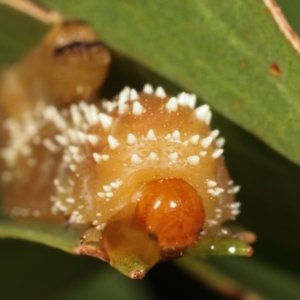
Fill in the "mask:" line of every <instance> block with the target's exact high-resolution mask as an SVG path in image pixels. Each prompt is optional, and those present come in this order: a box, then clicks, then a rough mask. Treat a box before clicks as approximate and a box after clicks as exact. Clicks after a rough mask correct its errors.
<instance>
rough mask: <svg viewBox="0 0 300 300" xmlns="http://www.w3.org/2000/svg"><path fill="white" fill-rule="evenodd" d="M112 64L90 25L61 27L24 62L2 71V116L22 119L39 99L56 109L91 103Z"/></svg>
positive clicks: (0, 96) (67, 23)
mask: <svg viewBox="0 0 300 300" xmlns="http://www.w3.org/2000/svg"><path fill="white" fill-rule="evenodd" d="M109 63H110V53H109V52H108V50H107V49H106V48H105V47H104V45H103V44H102V43H101V42H100V41H99V40H98V38H97V36H96V33H95V32H94V30H93V29H92V28H91V27H90V26H88V25H87V24H85V23H83V22H65V23H62V24H58V25H56V26H55V27H54V28H53V29H52V30H51V31H50V32H49V33H48V34H47V35H46V36H45V38H44V40H43V41H42V43H41V44H40V45H39V46H37V47H36V48H35V49H33V51H32V52H31V53H30V54H29V55H28V56H27V57H26V58H25V59H23V60H22V61H21V62H19V63H17V64H16V65H14V66H12V67H10V68H7V69H6V70H4V71H3V72H2V75H1V80H0V98H1V103H2V112H1V113H2V114H4V115H7V116H10V117H14V118H20V117H21V116H22V115H23V113H24V112H26V111H32V110H33V109H34V108H35V105H36V102H37V101H38V100H43V101H45V102H47V103H49V104H54V105H55V106H56V107H63V106H68V105H69V104H70V103H73V102H79V101H80V100H81V99H86V101H88V100H92V99H93V97H94V96H95V94H96V92H97V91H98V88H99V86H100V85H101V84H102V83H103V81H104V79H105V77H106V74H107V70H108V66H109ZM20 99H22V101H20Z"/></svg>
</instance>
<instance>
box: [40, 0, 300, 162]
mask: <svg viewBox="0 0 300 300" xmlns="http://www.w3.org/2000/svg"><path fill="white" fill-rule="evenodd" d="M42 2H43V3H45V4H48V5H49V6H50V7H51V8H53V9H57V10H58V11H59V12H61V13H63V14H64V15H65V16H67V17H68V18H76V19H78V18H80V19H83V20H88V21H89V22H91V23H92V24H93V26H95V28H96V29H97V30H98V31H99V33H100V34H101V37H102V38H103V40H104V41H105V42H107V43H108V44H109V45H110V46H111V47H113V48H114V49H115V50H117V51H119V52H122V53H123V54H126V55H128V56H129V57H131V58H132V59H134V60H135V61H137V62H139V63H141V64H143V65H144V66H146V67H148V68H150V69H152V70H154V71H155V72H157V73H158V74H160V75H163V76H165V77H166V78H168V79H169V80H171V81H172V82H174V83H177V84H179V85H181V86H182V87H183V88H184V89H185V90H191V91H193V92H196V93H197V94H198V95H199V96H201V98H202V99H203V100H204V101H205V102H207V103H209V104H211V105H212V107H213V108H215V109H216V110H217V111H219V112H220V113H222V114H223V115H224V116H226V117H227V118H228V119H230V120H232V121H234V122H235V123H237V124H239V125H240V126H242V127H243V128H245V129H247V130H249V131H251V132H252V133H254V134H255V135H256V136H258V137H260V138H261V139H262V140H263V141H264V142H265V143H267V144H268V145H269V146H271V147H272V148H273V149H275V150H277V151H279V152H280V153H282V154H283V155H284V156H286V157H287V158H289V159H290V160H292V161H293V162H296V163H298V164H299V163H300V151H299V150H300V147H299V141H300V138H299V135H298V130H299V126H298V124H299V119H300V110H299V109H298V106H299V101H298V97H299V94H300V85H299V84H298V82H299V80H300V64H299V54H298V53H296V51H295V50H294V48H293V47H292V46H291V45H290V43H289V42H288V41H287V40H286V38H285V37H284V36H283V34H282V33H281V32H280V31H279V28H278V25H277V24H276V23H275V20H274V18H273V16H272V15H271V13H270V12H269V11H268V9H267V7H266V6H265V4H264V2H263V1H262V0H244V1H239V0H230V1H218V0H201V1H200V0H187V1H179V0H175V1H163V0H153V1H138V0H129V1H118V0H112V1H105V0H100V1H99V0H98V1H88V2H78V3H76V5H74V2H70V1H68V0H43V1H42Z"/></svg>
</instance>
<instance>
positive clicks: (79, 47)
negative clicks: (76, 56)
mask: <svg viewBox="0 0 300 300" xmlns="http://www.w3.org/2000/svg"><path fill="white" fill-rule="evenodd" d="M101 47H103V48H106V47H105V45H104V43H102V42H100V41H95V42H74V43H70V44H67V45H65V46H63V47H59V48H56V49H54V51H53V55H54V56H59V55H61V54H63V53H65V52H67V51H69V50H71V51H74V52H82V51H85V50H88V49H91V48H101Z"/></svg>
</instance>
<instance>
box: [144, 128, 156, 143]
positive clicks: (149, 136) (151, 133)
mask: <svg viewBox="0 0 300 300" xmlns="http://www.w3.org/2000/svg"><path fill="white" fill-rule="evenodd" d="M155 139H156V136H155V133H154V131H153V130H152V129H150V130H149V131H148V133H147V135H146V140H148V141H154V140H155Z"/></svg>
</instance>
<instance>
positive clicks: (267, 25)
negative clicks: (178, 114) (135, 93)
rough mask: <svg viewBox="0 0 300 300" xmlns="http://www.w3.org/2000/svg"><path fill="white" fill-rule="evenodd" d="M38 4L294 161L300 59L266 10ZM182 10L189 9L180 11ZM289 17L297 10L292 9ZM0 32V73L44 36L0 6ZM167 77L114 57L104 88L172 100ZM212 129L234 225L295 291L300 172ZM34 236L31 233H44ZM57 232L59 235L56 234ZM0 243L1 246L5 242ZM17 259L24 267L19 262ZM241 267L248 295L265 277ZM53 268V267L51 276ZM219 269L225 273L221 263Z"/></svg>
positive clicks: (250, 5)
mask: <svg viewBox="0 0 300 300" xmlns="http://www.w3.org/2000/svg"><path fill="white" fill-rule="evenodd" d="M43 2H44V3H46V2H47V3H48V4H49V5H50V6H51V7H54V8H55V7H56V8H58V9H59V10H61V11H62V12H63V13H65V14H66V15H67V16H68V17H71V18H76V19H78V18H81V19H85V20H88V21H90V22H91V23H92V24H94V25H95V26H96V27H97V28H98V31H99V33H100V34H101V36H102V37H103V39H104V40H105V41H106V42H107V43H109V45H111V46H112V47H113V48H114V49H116V50H118V51H120V52H122V53H124V54H127V55H128V56H130V57H132V58H133V59H134V60H135V61H137V62H138V63H141V64H143V65H145V66H147V67H148V68H151V69H153V70H154V71H155V72H156V73H160V74H162V75H163V76H165V78H169V79H171V81H173V82H174V83H178V84H180V85H181V86H182V87H183V88H184V89H188V90H191V91H195V92H197V94H198V95H199V96H201V98H202V99H203V100H205V102H208V103H211V104H212V105H213V107H214V108H216V109H217V110H218V111H219V112H221V113H222V114H224V115H226V116H227V117H229V118H231V119H232V120H234V121H235V122H236V123H238V124H240V125H241V126H242V127H244V128H247V129H249V130H251V131H252V132H254V133H255V134H257V135H258V136H259V137H261V138H262V139H263V141H264V142H265V143H267V144H269V145H271V147H273V148H274V149H277V150H279V151H280V152H281V153H283V154H284V155H286V157H288V158H289V159H291V160H293V161H295V162H297V163H298V162H299V153H298V154H297V143H298V142H297V139H298V137H297V115H298V113H299V112H298V110H297V103H296V102H297V93H298V86H299V85H298V84H297V81H298V76H299V70H298V68H299V67H298V60H299V58H298V55H297V54H296V53H295V51H294V49H292V47H291V46H290V45H289V44H288V42H287V41H286V40H285V38H284V37H283V35H282V34H281V32H280V31H279V30H278V28H277V25H276V24H275V22H274V20H273V19H272V17H271V15H270V13H269V11H268V10H267V9H266V8H265V7H264V6H263V4H262V1H258V0H254V1H250V0H247V1H239V2H238V1H237V0H230V5H228V1H226V2H224V3H220V2H219V1H216V0H214V1H193V2H192V1H186V2H180V3H179V1H173V2H170V1H167V2H164V3H162V1H161V2H160V1H151V2H147V3H145V4H144V7H141V6H142V3H144V2H141V3H137V1H136V2H135V1H126V2H122V1H119V2H118V1H107V2H105V1H91V0H90V1H86V2H79V3H76V5H74V2H68V1H58V0H55V1H43ZM184 3H186V4H184ZM291 3H292V1H291ZM158 4H159V5H158ZM183 5H186V7H185V8H182V6H183ZM285 5H286V6H288V5H289V4H288V3H286V4H285ZM292 10H293V12H296V11H297V10H296V9H294V8H292ZM182 20H183V21H182ZM296 21H297V20H296ZM296 21H295V22H296ZM31 22H33V23H31ZM152 23H155V24H152ZM28 24H34V25H30V26H29V25H28ZM299 24H300V23H299ZM0 25H1V28H2V30H1V33H0V53H1V56H0V64H1V65H2V66H3V65H9V64H11V63H12V62H14V61H16V60H18V59H20V57H21V56H23V55H24V54H26V53H27V51H28V50H29V49H30V48H31V47H32V46H33V45H34V44H35V43H36V42H37V41H39V39H40V37H41V36H42V34H43V32H45V29H46V28H45V26H44V25H42V24H40V23H37V22H35V21H32V20H31V19H29V18H27V17H25V16H23V15H21V14H19V13H16V12H13V11H12V10H10V9H8V8H4V7H2V6H0ZM11 26H13V30H12V27H11ZM182 26H183V28H184V29H186V31H185V32H184V36H181V35H182V31H180V30H179V29H180V28H182ZM195 26H196V29H197V33H198V35H197V37H198V38H197V39H196V40H195V41H194V40H193V38H192V35H191V34H190V32H191V31H195ZM165 28H166V29H165ZM299 28H300V27H299ZM154 29H156V30H154ZM11 30H12V31H11ZM172 39H173V41H172ZM192 46H193V47H194V46H195V48H193V47H192ZM191 47H192V48H191ZM183 50H184V52H183ZM173 52H176V53H173ZM241 59H242V60H241ZM237 62H238V63H237ZM239 62H241V64H239ZM245 63H246V64H245ZM274 63H276V64H277V65H278V66H279V67H280V71H281V74H280V75H279V74H278V75H274V74H273V73H272V72H271V71H272V69H271V70H270V66H273V65H274ZM165 78H163V77H160V76H157V75H155V74H154V73H151V72H149V71H148V70H146V69H144V68H143V67H141V65H140V64H136V63H134V62H133V61H131V60H128V59H127V58H124V57H123V56H119V55H116V57H115V62H114V63H113V74H112V76H111V77H110V78H109V80H108V82H109V84H108V85H107V86H106V87H105V89H106V90H108V91H109V93H110V96H112V95H114V94H115V93H117V92H118V91H119V90H120V88H121V87H123V85H124V84H136V86H137V87H139V88H140V87H141V86H142V84H143V83H145V82H146V81H151V83H154V84H155V85H157V84H160V85H162V86H164V87H167V91H168V92H169V93H173V92H174V93H175V92H178V91H179V90H181V89H182V88H178V86H174V85H173V84H172V82H169V81H167V80H166V79H165ZM116 79H117V82H116V81H115V80H116ZM109 85H115V87H114V88H111V87H109ZM287 112H288V113H287ZM213 121H214V122H213V124H214V126H217V127H218V128H221V132H222V134H224V136H226V139H227V143H226V146H225V156H226V160H227V165H228V166H229V169H230V171H231V174H232V175H233V176H232V177H233V178H234V179H235V180H236V182H237V183H238V184H241V185H242V190H241V194H239V195H238V200H239V201H241V202H242V214H241V216H239V219H238V220H239V222H241V223H242V224H244V225H245V226H247V228H249V229H251V230H254V231H255V232H256V233H257V235H258V242H257V243H256V244H255V246H254V250H255V254H256V256H258V257H260V258H261V259H264V260H267V261H269V262H271V263H274V264H277V266H278V267H280V268H283V269H289V270H291V271H292V272H294V274H296V276H295V277H292V276H293V275H294V274H293V273H292V274H289V276H286V273H285V272H283V271H279V272H281V274H282V276H283V278H285V280H286V281H289V280H292V281H294V282H298V280H299V267H300V258H299V251H300V247H299V245H298V242H297V238H295V237H297V236H298V235H299V232H298V231H299V230H298V228H299V219H300V205H299V201H298V200H299V196H300V194H299V178H300V170H299V168H298V167H296V166H295V165H293V164H292V163H290V162H288V161H286V160H285V159H283V158H282V157H280V156H279V155H277V154H276V153H274V152H272V151H271V150H270V149H268V148H267V147H265V146H264V145H262V144H261V143H260V142H259V141H258V140H256V139H255V138H253V137H252V136H250V135H249V134H247V133H245V132H244V131H242V130H241V129H239V128H237V127H236V126H234V125H233V124H231V123H229V122H226V120H224V119H223V118H222V117H220V116H219V115H217V114H214V119H213ZM283 141H284V142H283ZM1 222H2V221H1ZM3 222H6V221H3ZM1 224H3V223H1ZM12 225H13V227H16V226H17V225H16V224H12ZM0 227H1V225H0ZM38 227H39V226H37V227H36V229H37V234H38V232H39V231H40V230H43V229H42V227H40V228H38ZM9 230H12V228H11V229H9ZM30 230H32V228H30ZM51 230H52V229H51ZM51 230H50V231H48V230H46V231H45V232H42V233H41V240H39V238H38V239H37V240H38V241H39V242H42V240H43V239H45V238H46V239H47V238H48V237H49V238H50V239H52V238H53V237H51V234H49V233H50V232H51ZM57 230H58V231H59V230H63V229H62V228H61V227H60V228H57ZM54 232H55V230H54V231H53V233H54ZM4 235H5V236H8V235H11V237H12V236H13V235H19V237H22V238H25V237H26V235H25V234H24V232H23V231H22V226H19V227H18V228H17V231H15V233H9V231H6V232H4ZM47 235H48V236H47ZM36 236H38V235H36ZM75 236H76V234H75ZM61 238H62V242H63V243H66V244H65V245H64V246H63V248H64V247H69V246H70V245H71V244H68V243H69V242H67V240H65V236H61ZM58 240H59V239H58ZM58 240H57V241H58ZM71 240H72V238H71ZM71 240H69V241H71ZM75 240H77V238H75V239H74V240H73V241H75ZM49 241H50V240H49ZM1 243H2V245H3V241H1ZM47 243H48V242H46V244H47ZM55 243H57V242H54V244H52V246H55ZM48 244H49V245H50V244H51V242H49V243H48ZM67 244H68V245H69V246H66V245H67ZM72 244H73V242H72ZM18 245H19V244H18ZM25 248H26V247H25ZM2 249H3V248H2ZM11 249H12V251H10V252H8V251H7V252H5V253H3V251H2V252H1V253H2V255H5V257H6V258H7V259H10V260H11V268H12V269H16V268H18V270H20V274H21V272H23V271H22V268H24V270H26V266H27V265H26V258H24V257H21V256H20V255H19V253H20V252H19V248H16V247H14V248H11ZM68 249H70V248H68ZM14 250H15V251H14ZM36 251H38V252H39V251H40V248H39V246H35V247H33V248H32V250H31V253H27V254H28V255H30V254H31V255H32V256H35V253H36ZM19 256H20V259H19V260H18V259H16V258H18V257H19ZM66 257H72V256H64V258H63V260H64V261H66V260H67V258H66ZM81 259H82V258H81ZM78 261H80V259H79V258H76V261H75V260H72V263H70V264H69V266H73V265H76V266H77V263H76V262H78ZM93 261H94V260H93ZM221 261H223V259H222V260H221ZM247 261H248V262H249V266H252V271H251V275H250V276H249V277H248V278H246V279H243V281H244V284H245V285H247V286H248V285H251V280H252V279H251V278H261V277H257V276H258V275H259V274H260V273H262V272H263V271H262V268H261V267H260V266H259V263H258V264H257V263H256V262H254V263H252V259H248V260H247ZM35 262H37V260H36V259H35ZM32 264H34V261H32ZM52 264H53V262H49V266H50V267H51V266H52ZM2 266H3V264H2ZM215 266H216V268H222V266H221V265H220V264H215ZM230 270H231V271H232V270H236V274H237V275H236V276H235V280H237V281H239V280H240V278H241V276H240V275H241V274H244V267H243V264H241V267H240V268H239V267H238V266H237V265H236V264H231V263H230V262H229V263H228V266H227V267H226V269H224V272H225V273H227V274H230ZM4 272H6V273H4V274H2V278H4V279H5V278H7V274H9V272H7V271H4ZM61 274H62V276H63V274H67V273H66V270H64V269H62V270H61ZM268 274H272V272H270V273H268ZM68 276H69V275H68ZM207 276H210V275H207ZM266 276H271V275H266ZM0 278H1V277H0ZM8 278H10V277H9V276H8ZM12 278H14V282H16V283H18V284H20V283H22V280H23V279H22V278H17V279H16V277H15V276H14V277H12ZM66 278H67V275H66V277H65V280H66ZM292 278H293V279H292ZM1 280H2V282H6V281H5V280H3V279H1ZM41 280H42V279H41ZM7 282H10V281H9V280H8V281H7ZM50 282H51V281H50V280H49V284H50ZM45 285H46V283H45ZM27 286H28V285H27ZM261 286H263V289H265V290H269V291H272V289H273V287H274V282H270V281H267V280H264V279H261V280H260V282H255V283H253V288H254V289H257V288H258V290H260V287H261ZM287 286H288V285H287ZM275 290H276V289H275ZM15 292H17V291H15ZM27 292H28V291H27ZM293 293H294V295H298V294H297V293H299V292H298V291H297V289H293ZM274 295H276V293H273V296H274ZM277 296H278V297H277V298H276V297H274V298H273V299H282V298H280V297H281V295H279V294H278V293H277ZM295 297H296V298H297V296H295ZM10 299H12V298H10ZM15 299H18V297H16V298H15ZM36 299H40V298H39V297H37V298H36ZM291 299H293V298H291Z"/></svg>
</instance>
